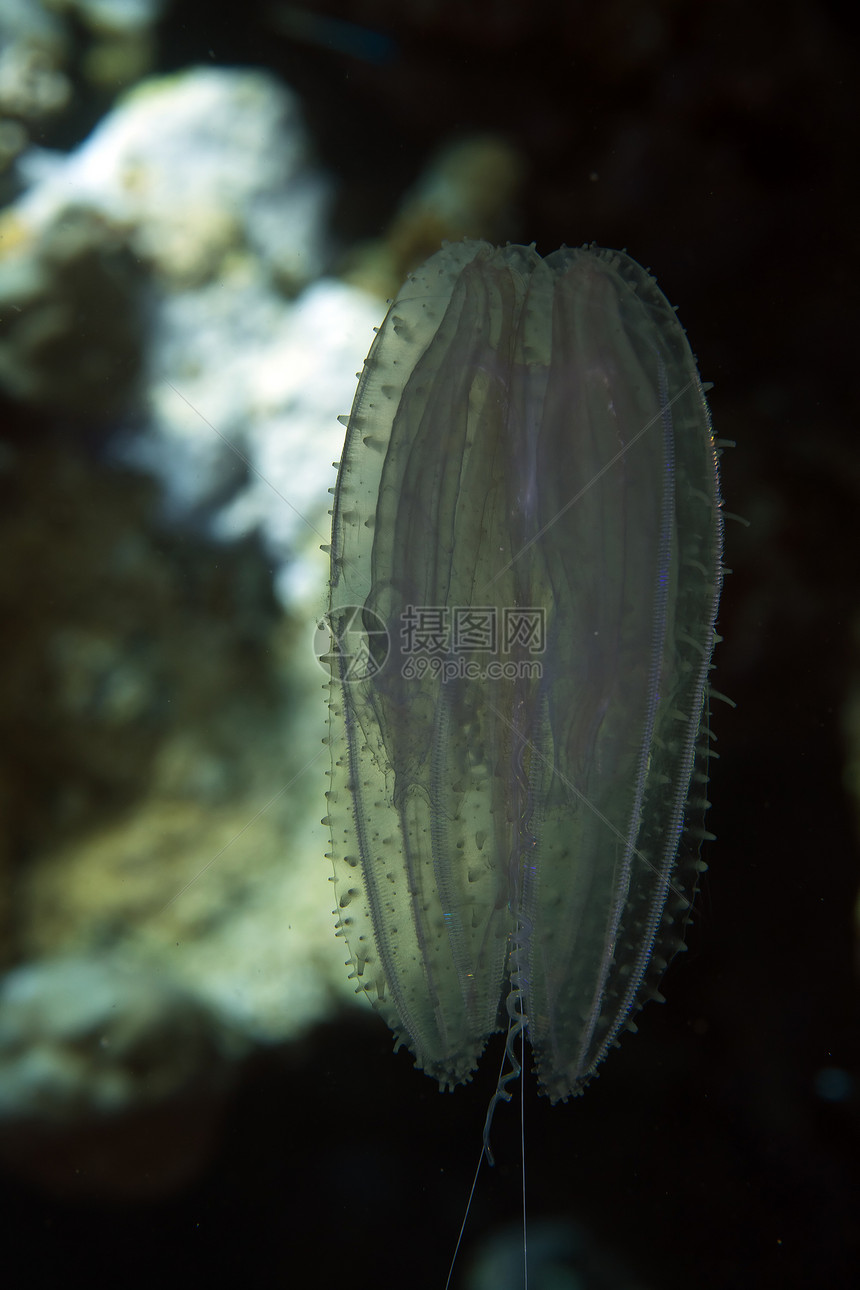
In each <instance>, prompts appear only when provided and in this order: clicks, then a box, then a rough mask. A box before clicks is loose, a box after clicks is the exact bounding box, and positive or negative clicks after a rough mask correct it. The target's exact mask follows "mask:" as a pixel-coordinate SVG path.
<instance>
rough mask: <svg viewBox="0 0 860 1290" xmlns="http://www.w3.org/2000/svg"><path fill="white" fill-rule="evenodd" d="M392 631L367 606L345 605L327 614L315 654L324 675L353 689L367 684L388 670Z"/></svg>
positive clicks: (320, 624)
mask: <svg viewBox="0 0 860 1290" xmlns="http://www.w3.org/2000/svg"><path fill="white" fill-rule="evenodd" d="M390 647H391V646H390V641H389V639H388V629H387V627H386V626H385V623H384V622H383V620H382V619H381V618H380V616H379V614H377V613H376V611H375V610H373V609H368V608H367V606H366V605H342V606H340V608H338V609H333V610H332V611H331V612H330V613H328V614H325V615H324V616H323V617H322V618H321V619H320V620H319V622H318V623H317V626H316V631H315V633H314V653H315V654H316V658H317V662H318V663H319V665H320V667H321V668H322V669H323V671H324V672H327V673H328V675H329V676H333V677H334V679H335V680H336V681H342V682H343V683H344V684H345V685H351V684H352V683H353V682H355V681H367V680H369V678H370V677H372V676H375V675H376V673H377V672H378V671H380V669H381V668H383V667H384V666H385V663H386V661H387V659H388V653H389V650H390Z"/></svg>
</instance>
